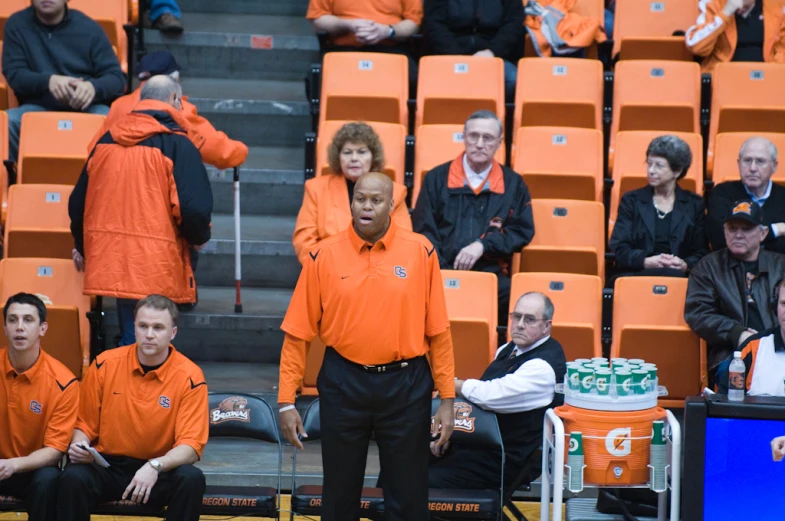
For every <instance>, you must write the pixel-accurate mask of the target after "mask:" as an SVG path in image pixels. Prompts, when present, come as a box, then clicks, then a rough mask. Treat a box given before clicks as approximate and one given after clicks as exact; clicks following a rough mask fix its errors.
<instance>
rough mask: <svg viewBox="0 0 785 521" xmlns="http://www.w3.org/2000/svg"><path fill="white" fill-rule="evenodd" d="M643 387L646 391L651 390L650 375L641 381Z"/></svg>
mask: <svg viewBox="0 0 785 521" xmlns="http://www.w3.org/2000/svg"><path fill="white" fill-rule="evenodd" d="M641 387H643V388H644V389H648V388H649V375H646V376H644V377H643V380H641Z"/></svg>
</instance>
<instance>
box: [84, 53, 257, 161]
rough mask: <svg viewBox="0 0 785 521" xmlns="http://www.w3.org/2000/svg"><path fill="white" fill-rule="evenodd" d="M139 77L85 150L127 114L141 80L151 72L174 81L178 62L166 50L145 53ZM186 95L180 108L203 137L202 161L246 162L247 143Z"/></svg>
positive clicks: (140, 88)
mask: <svg viewBox="0 0 785 521" xmlns="http://www.w3.org/2000/svg"><path fill="white" fill-rule="evenodd" d="M138 68H139V73H138V78H139V79H140V80H141V81H142V82H143V83H142V85H140V86H139V87H138V88H137V89H136V90H135V91H133V92H132V93H130V94H126V95H125V96H122V97H120V98H118V99H116V100H115V102H114V103H112V107H111V109H110V110H109V114H108V115H107V116H106V120H105V121H104V124H103V126H102V127H101V129H100V130H99V131H98V133H97V134H96V135H95V137H94V138H93V141H92V142H91V143H90V145H89V147H88V149H87V150H88V152H89V151H90V150H92V149H93V148H95V145H96V143H97V142H98V140H99V139H100V138H101V136H103V135H104V134H106V132H107V131H108V130H109V129H110V128H111V127H112V125H114V124H115V122H117V121H118V120H119V119H120V118H122V117H123V116H125V115H126V114H129V113H130V112H131V111H132V110H134V107H135V106H136V104H137V103H139V95H140V93H141V91H142V86H144V82H145V81H146V80H147V79H148V78H151V77H153V76H158V75H165V76H169V77H170V78H171V79H173V80H174V81H180V65H178V63H177V61H176V60H175V59H174V56H172V54H171V53H170V52H169V51H155V52H151V53H149V54H146V55H145V56H144V57H143V58H142V59H141V60H140V61H139V66H138ZM187 99H188V98H187V97H183V99H182V108H181V112H182V115H183V116H184V118H185V119H186V121H187V124H188V125H189V126H190V127H189V130H194V131H195V132H197V133H199V134H200V135H202V136H203V137H204V144H203V145H202V148H201V149H200V150H199V152H200V153H201V154H202V161H204V162H205V163H208V164H210V165H213V166H214V167H216V168H218V169H219V170H224V169H227V168H234V167H236V166H239V165H241V164H243V163H244V162H245V159H246V158H247V157H248V147H247V146H245V145H244V144H243V143H241V142H240V141H235V140H233V139H229V136H227V135H226V134H224V133H223V132H220V131H218V130H216V129H215V127H213V126H212V125H211V124H210V122H209V121H207V120H206V119H205V118H203V117H202V116H200V115H199V114H198V113H197V111H196V107H195V106H194V105H193V104H192V103H189V102H188V101H187Z"/></svg>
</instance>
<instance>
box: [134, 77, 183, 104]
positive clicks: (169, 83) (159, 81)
mask: <svg viewBox="0 0 785 521" xmlns="http://www.w3.org/2000/svg"><path fill="white" fill-rule="evenodd" d="M172 94H177V97H178V98H182V96H183V88H182V87H181V86H180V84H179V83H178V82H176V81H174V80H173V79H172V78H170V77H169V76H165V75H160V74H159V75H157V76H153V77H152V78H150V79H149V80H147V81H146V82H145V84H144V85H142V92H141V93H140V95H139V99H140V100H146V99H151V100H157V101H163V102H164V103H168V102H169V99H170V98H171V96H172Z"/></svg>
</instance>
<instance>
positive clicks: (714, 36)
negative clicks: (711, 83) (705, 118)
mask: <svg viewBox="0 0 785 521" xmlns="http://www.w3.org/2000/svg"><path fill="white" fill-rule="evenodd" d="M698 8H699V10H700V14H699V15H698V20H697V21H696V23H695V25H693V26H692V27H690V28H689V29H687V35H686V36H687V37H686V41H687V47H688V48H689V50H690V51H691V52H692V53H693V54H695V55H697V56H702V57H703V58H704V59H703V62H702V63H701V69H702V70H703V72H711V71H712V70H714V67H715V66H716V65H717V64H718V63H722V62H729V61H740V62H771V63H785V0H700V2H699V3H698Z"/></svg>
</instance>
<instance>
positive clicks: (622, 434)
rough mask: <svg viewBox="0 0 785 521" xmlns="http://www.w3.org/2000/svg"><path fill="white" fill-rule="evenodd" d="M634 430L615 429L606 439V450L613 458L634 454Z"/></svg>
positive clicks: (626, 428) (628, 428) (625, 428)
mask: <svg viewBox="0 0 785 521" xmlns="http://www.w3.org/2000/svg"><path fill="white" fill-rule="evenodd" d="M630 436H632V429H631V428H630V427H620V428H618V429H613V430H612V431H611V432H609V433H608V435H607V436H606V437H605V449H606V450H607V451H608V453H609V454H610V455H611V456H629V454H630V453H631V452H632V440H630Z"/></svg>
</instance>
